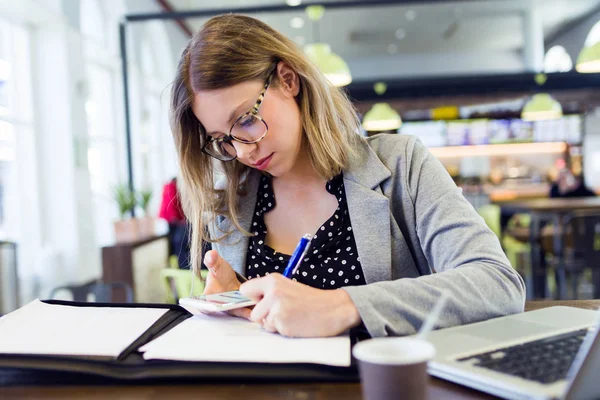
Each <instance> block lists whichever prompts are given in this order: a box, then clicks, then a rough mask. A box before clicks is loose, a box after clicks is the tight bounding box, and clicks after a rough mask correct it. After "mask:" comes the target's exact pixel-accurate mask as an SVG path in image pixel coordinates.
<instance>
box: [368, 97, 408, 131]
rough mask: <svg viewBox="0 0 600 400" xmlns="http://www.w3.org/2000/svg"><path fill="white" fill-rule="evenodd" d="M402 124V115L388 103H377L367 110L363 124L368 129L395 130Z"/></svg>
mask: <svg viewBox="0 0 600 400" xmlns="http://www.w3.org/2000/svg"><path fill="white" fill-rule="evenodd" d="M401 125H402V119H401V118H400V115H399V114H398V113H397V112H396V110H394V109H393V108H392V106H390V105H389V104H388V103H376V104H374V105H373V107H372V108H371V109H370V110H369V111H367V113H366V114H365V118H363V122H362V126H363V128H364V129H365V130H366V131H393V130H396V129H398V128H400V126H401Z"/></svg>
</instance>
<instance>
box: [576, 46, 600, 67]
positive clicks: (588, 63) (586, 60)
mask: <svg viewBox="0 0 600 400" xmlns="http://www.w3.org/2000/svg"><path fill="white" fill-rule="evenodd" d="M575 69H576V70H577V72H580V73H583V74H589V73H594V72H600V42H598V43H596V44H593V45H591V46H588V47H584V48H583V49H582V50H581V52H580V53H579V56H578V57H577V64H576V65H575Z"/></svg>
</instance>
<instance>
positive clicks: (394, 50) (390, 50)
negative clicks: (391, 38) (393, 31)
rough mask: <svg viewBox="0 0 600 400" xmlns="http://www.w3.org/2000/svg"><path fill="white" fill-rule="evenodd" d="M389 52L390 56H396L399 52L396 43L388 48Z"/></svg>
mask: <svg viewBox="0 0 600 400" xmlns="http://www.w3.org/2000/svg"><path fill="white" fill-rule="evenodd" d="M387 52H388V54H396V53H397V52H398V46H396V45H395V44H394V43H392V44H389V45H388V47H387Z"/></svg>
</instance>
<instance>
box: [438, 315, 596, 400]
mask: <svg viewBox="0 0 600 400" xmlns="http://www.w3.org/2000/svg"><path fill="white" fill-rule="evenodd" d="M599 327H600V310H599V311H592V310H583V309H579V308H573V307H550V308H545V309H541V310H536V311H530V312H525V313H520V314H515V315H510V316H506V317H501V318H494V319H491V320H488V321H484V322H478V323H475V324H469V325H463V326H458V327H454V328H446V329H440V330H437V331H433V332H431V333H430V334H429V335H428V337H427V339H428V340H429V341H430V342H431V343H432V344H433V345H434V346H435V348H436V350H437V354H436V356H435V358H434V359H433V360H432V361H430V362H429V366H428V371H429V373H430V375H433V376H436V377H438V378H441V379H445V380H448V381H452V382H455V383H458V384H461V385H464V386H468V387H471V388H474V389H477V390H481V391H483V392H487V393H490V394H493V395H496V396H500V397H504V398H508V399H538V398H539V399H567V400H588V399H600V335H599Z"/></svg>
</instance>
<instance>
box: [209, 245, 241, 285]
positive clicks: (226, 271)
mask: <svg viewBox="0 0 600 400" xmlns="http://www.w3.org/2000/svg"><path fill="white" fill-rule="evenodd" d="M204 265H206V267H207V268H208V271H209V272H208V276H207V277H206V286H205V287H204V294H213V293H221V292H229V291H232V290H238V289H239V288H240V285H241V282H240V281H238V279H237V277H236V276H235V271H234V270H233V268H231V265H229V263H228V262H227V261H225V259H224V258H223V257H221V256H220V255H219V253H217V251H216V250H210V251H207V252H206V254H205V255H204Z"/></svg>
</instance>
